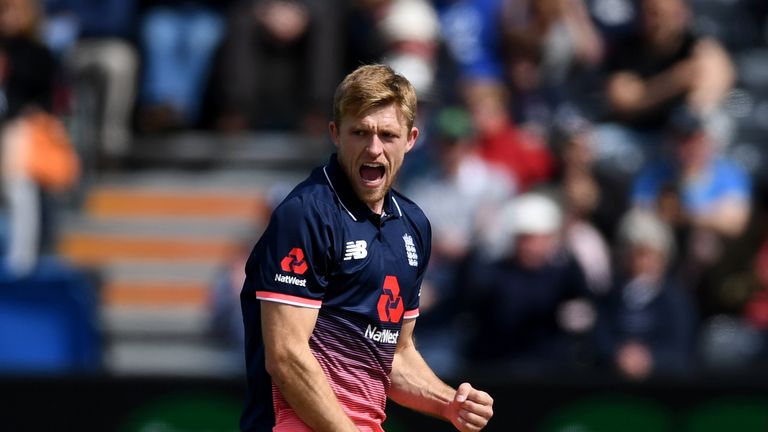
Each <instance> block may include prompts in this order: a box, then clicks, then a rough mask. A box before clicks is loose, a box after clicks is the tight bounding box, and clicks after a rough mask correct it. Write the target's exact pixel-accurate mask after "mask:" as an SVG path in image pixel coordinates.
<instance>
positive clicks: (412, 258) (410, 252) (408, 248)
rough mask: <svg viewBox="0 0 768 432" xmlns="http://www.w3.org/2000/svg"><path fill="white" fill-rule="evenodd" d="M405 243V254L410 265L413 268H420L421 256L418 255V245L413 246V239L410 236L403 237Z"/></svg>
mask: <svg viewBox="0 0 768 432" xmlns="http://www.w3.org/2000/svg"><path fill="white" fill-rule="evenodd" d="M403 242H404V243H405V254H406V256H407V257H408V265H409V266H411V267H418V266H419V254H417V253H416V245H414V244H413V237H411V235H410V234H407V233H406V234H405V235H403Z"/></svg>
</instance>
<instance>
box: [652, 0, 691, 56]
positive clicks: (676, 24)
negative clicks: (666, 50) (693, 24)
mask: <svg viewBox="0 0 768 432" xmlns="http://www.w3.org/2000/svg"><path fill="white" fill-rule="evenodd" d="M642 18H643V29H644V31H645V35H646V37H648V39H649V40H650V41H651V43H652V44H654V45H657V46H664V45H667V44H669V43H670V42H672V43H674V42H676V41H677V36H679V35H680V34H681V33H682V31H683V29H685V26H686V24H687V21H688V9H687V7H686V5H685V3H684V1H683V0H644V1H643V3H642Z"/></svg>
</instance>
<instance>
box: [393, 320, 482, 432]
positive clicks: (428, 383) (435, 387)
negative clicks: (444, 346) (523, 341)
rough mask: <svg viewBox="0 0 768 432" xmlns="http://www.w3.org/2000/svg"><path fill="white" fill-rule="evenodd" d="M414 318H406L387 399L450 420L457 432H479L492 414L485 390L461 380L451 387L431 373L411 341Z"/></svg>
mask: <svg viewBox="0 0 768 432" xmlns="http://www.w3.org/2000/svg"><path fill="white" fill-rule="evenodd" d="M415 323H416V320H406V321H405V322H404V323H403V327H402V329H401V330H400V340H399V341H398V344H397V350H396V351H395V358H394V360H393V361H392V372H391V373H390V379H391V381H392V387H391V388H390V391H389V398H390V399H392V400H393V401H395V402H397V403H398V404H400V405H403V406H405V407H408V408H412V409H415V410H417V411H421V412H423V413H427V414H430V415H433V416H436V417H441V418H444V419H446V420H448V421H450V422H451V423H452V424H453V425H454V426H455V427H456V429H458V430H460V431H479V430H481V429H482V428H484V427H485V425H486V424H487V423H488V420H490V418H491V416H493V399H492V398H491V396H490V395H488V393H486V392H483V391H480V390H476V389H474V388H472V386H471V385H470V384H469V383H464V384H462V385H460V386H459V388H458V389H457V390H454V389H453V388H451V387H450V386H449V385H447V384H445V383H444V382H443V381H442V380H440V378H438V377H437V375H435V373H434V372H432V369H430V367H429V366H428V365H427V363H426V362H425V361H424V359H423V358H422V357H421V354H419V352H418V351H417V350H416V346H415V345H414V343H413V328H414V326H415Z"/></svg>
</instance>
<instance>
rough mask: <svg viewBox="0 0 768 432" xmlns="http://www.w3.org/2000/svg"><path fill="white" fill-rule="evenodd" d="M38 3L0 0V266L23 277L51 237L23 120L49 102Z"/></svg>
mask: <svg viewBox="0 0 768 432" xmlns="http://www.w3.org/2000/svg"><path fill="white" fill-rule="evenodd" d="M40 12H41V10H40V5H39V4H38V3H37V1H35V0H0V100H2V102H3V103H2V104H0V109H1V111H0V125H1V126H2V136H0V144H1V145H2V157H0V159H1V160H2V170H1V171H2V189H3V198H4V203H5V209H4V213H5V215H4V216H5V219H6V220H5V221H4V225H5V226H4V227H3V228H4V231H5V233H6V237H7V238H5V239H3V265H4V266H5V267H6V268H7V270H8V271H9V272H11V273H12V274H14V275H19V276H20V275H26V274H28V273H29V272H30V271H32V270H33V268H34V266H35V265H36V263H37V259H38V256H39V254H40V249H41V247H42V246H43V245H46V244H47V243H48V240H50V235H49V233H48V232H47V231H46V228H47V227H46V225H44V224H43V223H42V218H43V215H44V208H43V205H42V200H41V193H42V190H41V188H40V185H39V183H37V181H36V179H35V178H34V177H33V174H32V173H31V172H30V170H29V169H28V168H29V162H31V161H32V159H31V158H29V157H28V155H29V151H30V147H31V146H32V144H33V143H32V141H31V140H30V139H29V138H30V133H29V132H30V128H29V127H28V126H29V123H30V122H28V121H27V120H28V119H29V118H31V117H32V116H37V113H38V112H41V111H45V110H50V109H51V105H52V95H53V83H54V73H55V72H54V71H55V62H54V60H53V56H52V55H51V53H50V51H49V50H48V49H47V48H46V47H45V46H44V45H42V44H41V43H40V42H39V41H38V37H39V33H38V32H39V24H40V16H41V15H40Z"/></svg>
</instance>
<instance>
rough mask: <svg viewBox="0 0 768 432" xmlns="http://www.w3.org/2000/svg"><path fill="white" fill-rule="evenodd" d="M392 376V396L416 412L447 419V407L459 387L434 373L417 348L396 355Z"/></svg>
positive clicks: (390, 396)
mask: <svg viewBox="0 0 768 432" xmlns="http://www.w3.org/2000/svg"><path fill="white" fill-rule="evenodd" d="M390 378H391V381H392V386H391V388H390V391H389V398H390V399H392V400H393V401H395V402H396V403H398V404H400V405H403V406H405V407H408V408H411V409H414V410H416V411H420V412H423V413H426V414H429V415H432V416H435V417H440V418H443V419H445V418H446V414H445V411H446V408H447V407H448V405H449V404H450V402H451V401H452V400H453V398H454V395H455V393H456V390H454V389H453V388H452V387H450V386H449V385H447V384H445V383H444V382H443V381H442V380H441V379H440V378H438V377H437V375H435V373H434V372H432V369H431V368H430V367H429V366H428V365H427V363H426V362H425V361H424V359H423V358H422V357H421V354H419V352H418V351H417V350H416V348H415V347H413V346H412V347H410V348H407V349H403V350H402V351H400V352H398V353H396V354H395V358H394V360H393V362H392V373H391V374H390Z"/></svg>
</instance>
